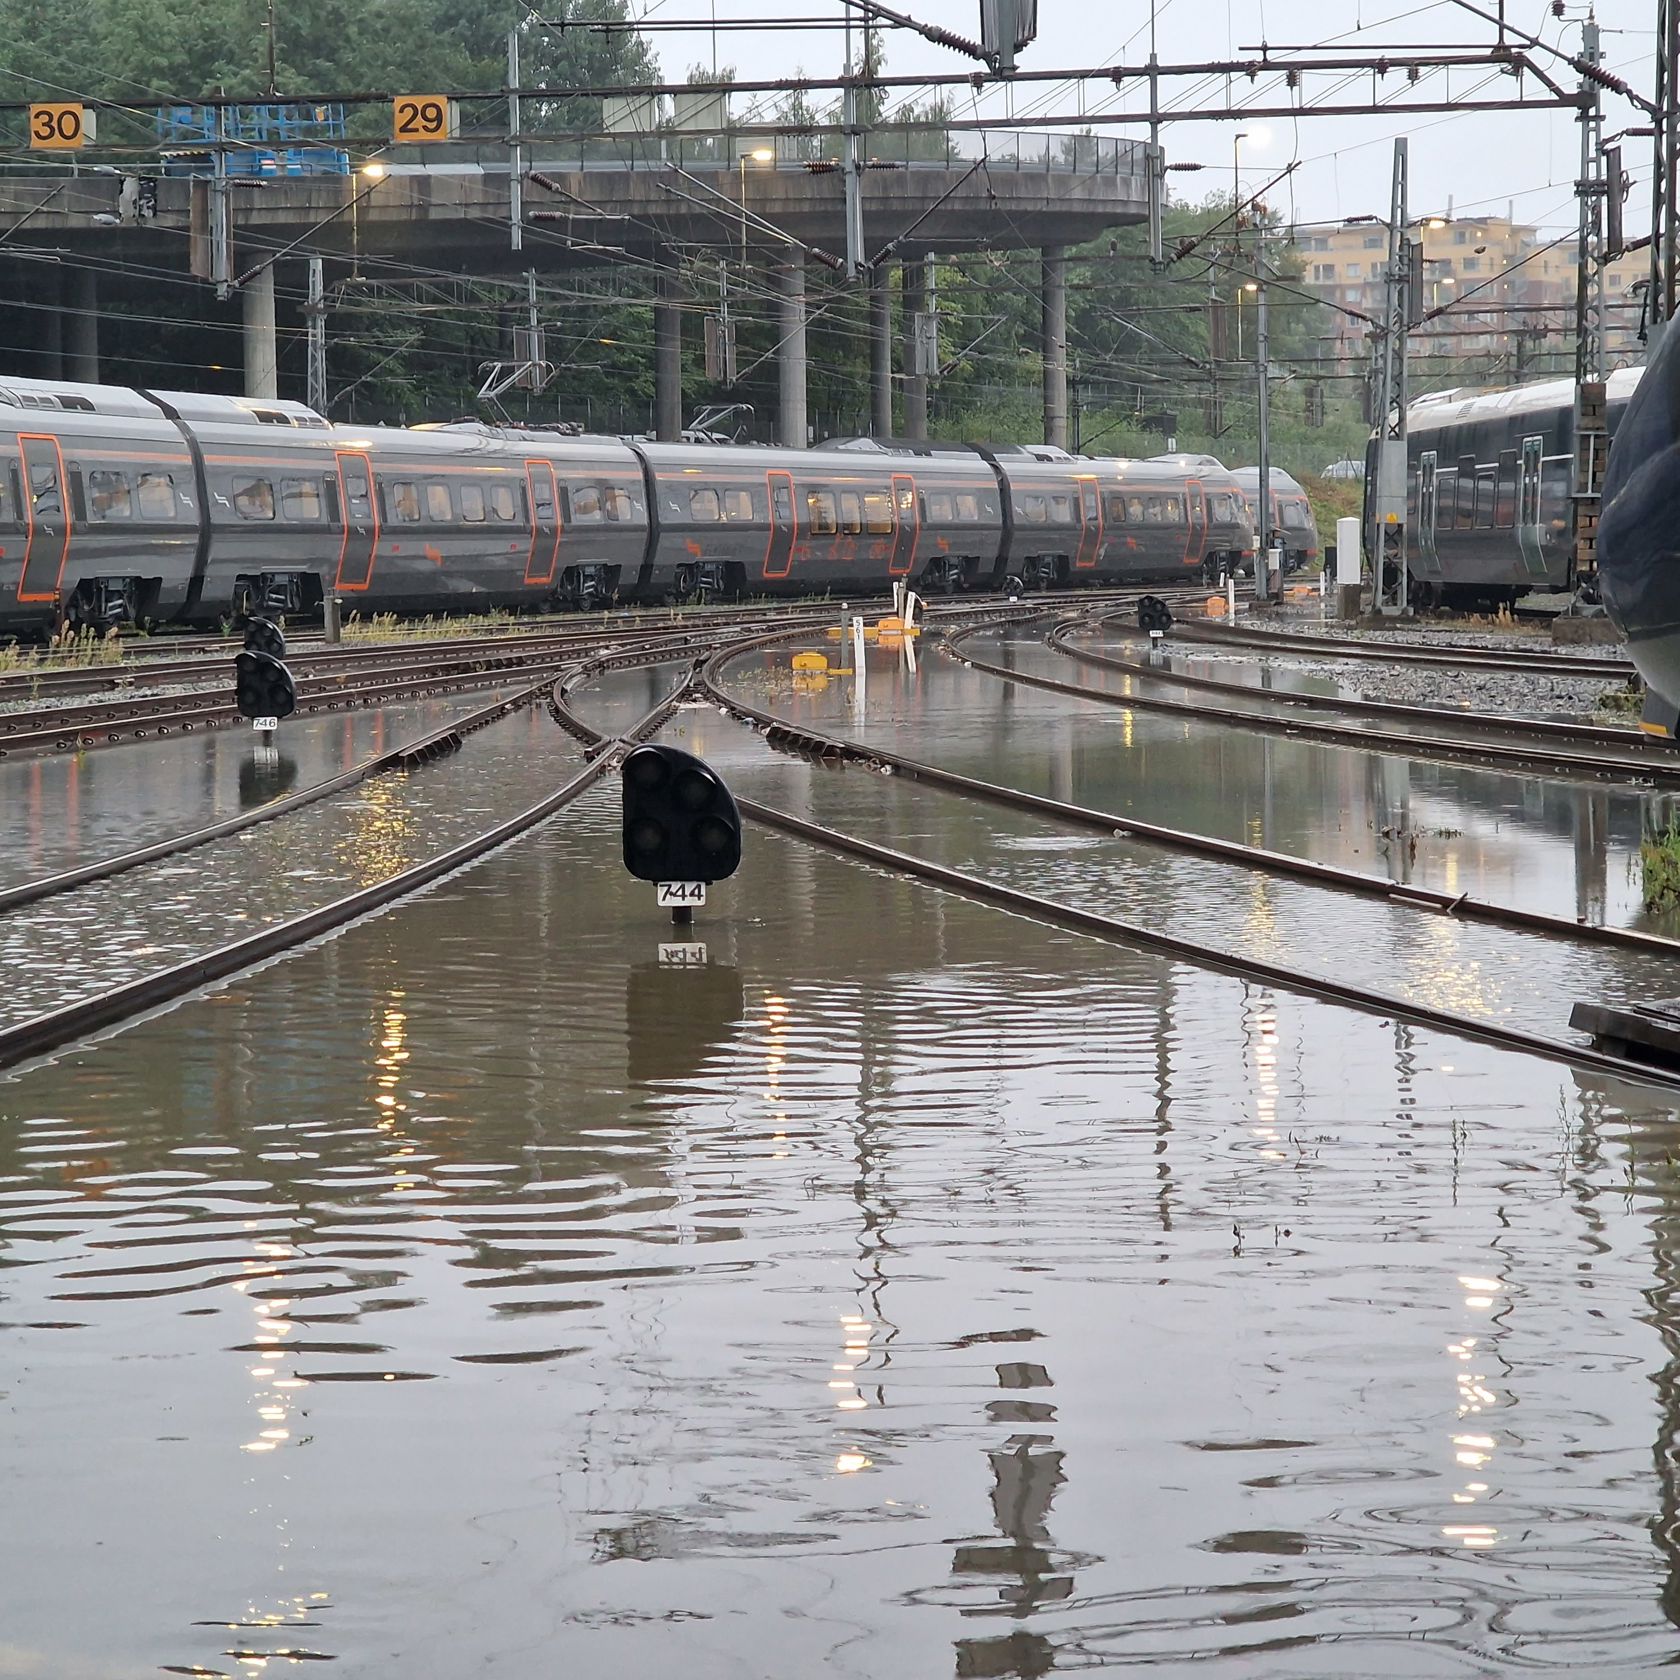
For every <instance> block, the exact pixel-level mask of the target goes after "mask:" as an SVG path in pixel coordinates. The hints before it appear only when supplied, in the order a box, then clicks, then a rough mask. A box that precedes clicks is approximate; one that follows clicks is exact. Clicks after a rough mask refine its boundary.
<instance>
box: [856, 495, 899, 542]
mask: <svg viewBox="0 0 1680 1680" xmlns="http://www.w3.org/2000/svg"><path fill="white" fill-rule="evenodd" d="M863 528H864V530H866V531H867V532H868V533H869V534H870V536H872V537H885V536H890V535H891V534H892V528H893V503H892V497H891V496H889V495H888V494H887V493H886V491H885V490H866V491H864V493H863Z"/></svg>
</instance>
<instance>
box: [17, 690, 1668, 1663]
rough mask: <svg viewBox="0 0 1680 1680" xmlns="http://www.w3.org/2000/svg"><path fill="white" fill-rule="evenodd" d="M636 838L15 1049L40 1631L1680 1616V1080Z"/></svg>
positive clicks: (840, 1631)
mask: <svg viewBox="0 0 1680 1680" xmlns="http://www.w3.org/2000/svg"><path fill="white" fill-rule="evenodd" d="M636 688H637V684H636V683H635V682H634V681H632V680H631V679H623V680H622V681H621V683H620V685H619V687H618V689H617V690H616V691H615V694H616V700H615V703H617V704H623V705H627V706H635V707H637V708H638V709H640V704H641V696H640V695H639V694H638V693H637V692H636ZM718 728H719V726H718V725H717V722H716V720H715V718H709V716H708V714H704V713H693V714H685V715H684V717H683V718H682V719H681V720H680V721H679V725H678V730H679V734H678V737H677V738H679V739H684V740H687V741H689V742H691V743H695V744H707V743H709V742H710V740H711V739H713V738H714V737H715V736H716V734H717V732H718ZM790 774H792V775H793V776H794V777H795V778H796V781H795V784H794V785H793V786H791V787H790V788H789V790H788V791H789V793H790V796H791V797H792V798H794V799H795V800H797V799H799V798H801V797H803V798H805V799H807V800H810V799H816V798H818V797H822V798H829V797H834V795H833V794H832V793H830V792H829V791H828V789H829V788H830V787H831V786H832V784H831V783H823V782H822V780H821V779H822V777H823V773H822V772H819V771H814V770H806V769H804V768H803V767H798V766H795V767H792V768H791V771H790ZM800 776H803V777H805V778H807V780H808V782H809V783H810V784H813V785H812V786H805V787H804V788H803V789H801V787H800V786H799V785H798V784H797V778H798V777H800ZM817 785H820V786H821V787H822V788H823V790H824V791H823V792H822V793H821V794H820V795H819V793H817V792H816V791H815V790H814V789H815V786H817ZM616 819H617V810H616V800H615V798H614V796H613V794H612V792H611V790H604V791H603V792H602V793H601V794H600V795H598V796H594V797H593V798H592V799H591V801H590V803H589V805H588V806H587V808H585V809H583V810H581V811H579V812H576V813H574V816H573V817H572V818H571V819H568V820H567V821H565V822H563V823H559V824H556V825H553V826H551V827H550V828H549V829H547V830H545V831H544V832H543V833H542V834H541V835H540V836H539V837H537V838H535V839H533V840H532V841H530V842H527V843H525V844H522V845H519V846H516V847H513V848H510V849H509V850H507V851H505V852H503V853H502V854H500V855H499V856H498V857H497V858H496V859H494V860H492V861H491V862H490V863H488V864H486V865H485V866H483V867H481V868H479V869H476V870H474V871H471V872H469V873H467V874H465V875H463V876H460V877H457V878H455V879H453V880H451V881H448V882H445V883H442V884H440V885H439V886H438V887H437V888H435V889H433V890H432V891H431V892H429V893H427V894H426V895H424V896H422V897H421V898H419V899H416V900H414V901H413V902H411V903H409V904H407V905H405V906H404V907H402V908H401V909H399V910H397V911H395V912H393V913H391V914H388V915H385V916H383V917H380V918H378V919H376V920H373V921H370V922H367V923H365V924H363V925H361V926H359V927H356V928H353V929H351V930H349V931H348V932H346V933H345V934H343V935H342V936H340V937H339V938H337V939H334V940H332V941H329V942H327V943H325V944H323V945H321V946H320V947H318V948H317V949H315V950H313V951H310V952H306V953H302V954H300V955H298V956H296V957H294V958H292V959H290V960H288V961H285V962H281V963H278V964H275V965H273V966H271V967H269V968H268V969H266V970H264V971H262V972H261V973H260V974H258V975H253V976H250V977H247V978H246V979H245V980H243V981H241V982H240V983H238V984H237V985H234V986H231V987H228V988H226V989H224V990H222V991H220V992H218V993H216V994H215V995H213V996H212V997H209V998H207V999H201V1000H198V1001H195V1002H191V1003H188V1004H186V1005H184V1006H182V1007H180V1008H177V1009H175V1010H173V1011H171V1012H169V1013H167V1014H165V1015H163V1016H160V1017H158V1018H156V1019H154V1020H152V1021H150V1022H147V1023H143V1024H141V1025H139V1026H137V1027H134V1028H132V1029H131V1030H129V1031H128V1032H126V1033H123V1034H121V1035H118V1036H117V1037H115V1038H112V1039H110V1040H108V1041H107V1042H105V1043H103V1044H102V1045H100V1046H98V1047H96V1048H94V1049H91V1050H88V1051H84V1052H78V1053H76V1054H73V1055H69V1056H66V1057H64V1058H62V1059H61V1060H59V1061H58V1062H56V1063H54V1064H51V1065H44V1066H41V1067H39V1068H37V1069H34V1070H32V1071H27V1072H25V1073H22V1074H20V1075H17V1076H15V1077H13V1078H11V1079H9V1080H7V1081H5V1082H4V1083H0V1321H3V1322H4V1325H5V1329H4V1332H3V1334H4V1338H5V1339H4V1341H3V1342H0V1347H3V1348H4V1356H3V1363H0V1396H3V1401H0V1403H3V1404H4V1406H5V1407H6V1413H7V1420H8V1425H9V1427H8V1429H7V1430H6V1432H5V1433H4V1435H3V1436H0V1501H3V1503H0V1510H3V1512H4V1515H3V1516H0V1568H3V1569H4V1571H5V1579H6V1581H7V1583H8V1588H9V1591H8V1595H7V1598H8V1614H7V1628H6V1633H5V1644H6V1658H5V1661H6V1663H7V1664H9V1666H10V1669H11V1670H12V1671H15V1672H17V1673H20V1674H29V1675H51V1676H83V1675H87V1676H99V1677H101V1680H104V1677H107V1676H121V1677H127V1676H129V1675H140V1674H149V1673H155V1672H158V1671H159V1670H163V1671H166V1672H177V1673H180V1672H185V1673H196V1674H205V1673H209V1674H235V1673H238V1674H251V1673H261V1672H265V1671H274V1670H277V1669H278V1667H279V1665H281V1664H283V1663H286V1662H288V1661H296V1662H301V1661H304V1660H310V1659H332V1660H333V1661H334V1662H335V1663H336V1667H335V1668H334V1669H333V1672H335V1673H341V1674H346V1675H357V1676H363V1675H366V1676H375V1675H378V1676H383V1675H388V1674H399V1673H400V1674H402V1675H405V1676H408V1675H414V1676H428V1677H429V1676H438V1677H440V1680H441V1677H444V1676H449V1677H454V1676H461V1675H477V1674H488V1673H494V1672H497V1671H498V1670H499V1669H501V1668H507V1669H508V1670H509V1671H510V1672H512V1671H515V1670H529V1671H533V1672H549V1671H553V1672H556V1673H579V1674H588V1675H600V1676H607V1677H619V1676H624V1677H630V1676H637V1677H639V1676H643V1675H648V1674H657V1673H661V1672H667V1671H668V1672H673V1673H681V1674H683V1675H685V1676H690V1675H692V1676H700V1677H708V1680H709V1677H712V1676H718V1677H721V1676H726V1675H727V1676H764V1677H765V1680H770V1677H775V1680H785V1677H786V1676H790V1675H806V1674H811V1675H815V1674H826V1673H838V1674H857V1675H868V1676H876V1677H884V1680H896V1677H900V1676H902V1677H904V1680H921V1677H924V1676H929V1675H957V1676H1029V1675H1030V1676H1041V1675H1045V1674H1048V1673H1050V1672H1051V1671H1052V1670H1055V1669H1062V1668H1105V1667H1111V1668H1125V1667H1134V1666H1136V1667H1150V1668H1151V1669H1153V1670H1157V1671H1160V1672H1163V1673H1179V1672H1184V1673H1188V1672H1189V1671H1190V1670H1191V1668H1192V1666H1193V1665H1194V1667H1195V1669H1196V1671H1197V1672H1198V1673H1208V1672H1213V1673H1225V1674H1229V1675H1232V1676H1242V1677H1244V1680H1247V1677H1249V1676H1276V1677H1279V1680H1283V1677H1293V1676H1299V1675H1338V1676H1347V1675H1354V1674H1357V1675H1362V1676H1363V1675H1376V1674H1383V1675H1399V1676H1407V1677H1424V1676H1435V1675H1442V1676H1445V1675H1459V1674H1464V1673H1502V1672H1509V1671H1515V1670H1516V1669H1518V1668H1526V1667H1530V1666H1539V1667H1551V1668H1554V1669H1557V1670H1560V1671H1565V1672H1578V1673H1594V1674H1597V1673H1606V1672H1613V1671H1619V1670H1622V1669H1632V1668H1638V1667H1644V1666H1656V1665H1658V1664H1660V1663H1662V1662H1664V1661H1666V1660H1668V1659H1670V1658H1671V1657H1672V1656H1673V1654H1674V1651H1675V1648H1676V1638H1677V1625H1676V1619H1675V1616H1674V1615H1673V1614H1671V1610H1672V1609H1673V1608H1674V1606H1675V1604H1676V1602H1677V1595H1676V1593H1675V1589H1674V1585H1673V1583H1674V1581H1675V1579H1676V1572H1677V1570H1680V1555H1677V1550H1676V1546H1675V1523H1674V1521H1673V1518H1672V1512H1673V1509H1674V1501H1673V1496H1672V1490H1671V1482H1672V1474H1673V1473H1672V1469H1671V1465H1672V1463H1673V1462H1674V1459H1675V1454H1676V1451H1677V1450H1680V1442H1677V1439H1676V1422H1675V1416H1676V1414H1675V1407H1674V1405H1673V1393H1674V1384H1673V1381H1672V1377H1671V1371H1672V1369H1673V1355H1672V1352H1671V1345H1672V1338H1673V1335H1674V1327H1673V1324H1672V1322H1671V1315H1672V1313H1673V1311H1674V1310H1675V1309H1674V1302H1673V1301H1672V1299H1671V1297H1670V1292H1669V1291H1668V1289H1667V1287H1666V1278H1667V1275H1668V1271H1669V1269H1670V1268H1671V1267H1672V1265H1673V1263H1674V1262H1673V1257H1672V1252H1671V1250H1672V1248H1673V1238H1672V1232H1671V1229H1670V1226H1669V1224H1668V1222H1667V1220H1666V1212H1665V1209H1666V1206H1667V1201H1668V1199H1669V1198H1670V1196H1671V1195H1672V1189H1673V1181H1674V1174H1673V1165H1672V1156H1671V1153H1670V1146H1669V1143H1668V1141H1667V1140H1669V1139H1670V1138H1671V1137H1680V1129H1676V1128H1675V1126H1674V1118H1675V1117H1674V1115H1673V1113H1672V1111H1671V1110H1670V1109H1669V1107H1668V1105H1666V1104H1665V1103H1661V1102H1658V1101H1655V1100H1653V1099H1652V1098H1651V1096H1650V1095H1649V1094H1648V1093H1644V1092H1639V1091H1633V1090H1624V1089H1617V1088H1611V1087H1607V1086H1603V1085H1600V1084H1598V1083H1596V1082H1591V1081H1581V1082H1577V1081H1576V1080H1575V1079H1573V1078H1572V1077H1571V1076H1570V1075H1569V1074H1567V1073H1566V1072H1563V1071H1561V1070H1559V1069H1557V1068H1553V1067H1548V1066H1543V1065H1540V1064H1537V1063H1534V1062H1530V1061H1527V1060H1524V1059H1520V1058H1516V1057H1511V1056H1505V1055H1498V1054H1495V1053H1493V1052H1490V1051H1484V1050H1480V1049H1477V1048H1476V1047H1474V1046H1470V1045H1466V1044H1463V1043H1460V1042H1457V1041H1453V1040H1449V1039H1445V1038H1442V1037H1438V1036H1435V1035H1430V1034H1423V1033H1418V1032H1415V1031H1413V1030H1411V1029H1408V1028H1405V1027H1403V1026H1400V1025H1397V1024H1395V1023H1392V1022H1383V1021H1377V1020H1372V1019H1367V1018H1362V1017H1357V1016H1352V1015H1349V1014H1346V1013H1344V1012H1341V1011H1337V1010H1333V1009H1328V1008H1324V1007H1322V1006H1317V1005H1313V1004H1310V1003H1307V1002H1304V1001H1302V1000H1300V999H1297V998H1294V997H1290V996H1287V995H1282V994H1275V993H1272V992H1269V991H1266V990H1264V989H1260V988H1253V987H1245V986H1243V985H1241V984H1239V983H1237V982H1235V981H1232V980H1229V979H1223V978H1218V977H1212V976H1209V975H1206V974H1204V973H1200V972H1197V971H1195V970H1192V969H1188V968H1185V967H1182V966H1179V965H1173V964H1166V963H1161V962H1158V961H1156V960H1154V959H1151V958H1147V957H1144V956H1142V955H1140V954H1138V953H1135V952H1131V951H1127V950H1125V949H1122V948H1118V947H1113V946H1107V945H1101V944H1097V943H1095V942H1092V941H1089V940H1085V939H1080V938H1076V937H1073V936H1071V935H1064V934H1057V933H1051V932H1048V931H1046V930H1043V929H1041V928H1038V927H1035V926H1033V925H1032V924H1030V923H1026V922H1023V921H1020V920H1018V919H1016V918H1012V917H1008V916H1004V915H1001V914H998V913H996V912H993V911H988V910H984V909H980V908H977V907H974V906H971V905H968V904H965V903H963V902H960V901H957V900H954V899H951V898H948V897H946V896H943V895H940V894H937V893H931V892H927V891H923V890H919V889H915V888H913V887H910V886H908V885H905V884H904V883H901V882H898V881H895V880H890V879H887V878H884V877H881V876H878V875H876V874H874V873H873V872H871V871H868V870H864V869H860V868H857V867H854V866H850V865H846V864H842V863H839V862H836V861H833V860H830V859H827V858H825V857H822V856H820V855H819V854H816V853H814V852H812V851H810V850H809V849H806V848H803V847H800V846H796V845H793V844H791V843H788V842H784V841H781V840H778V839H775V838H773V837H769V836H766V835H764V834H762V833H758V832H754V833H752V834H750V835H749V847H748V852H747V859H746V865H745V867H744V869H743V872H742V875H741V876H740V877H739V878H738V879H737V880H736V881H735V882H733V883H731V884H728V885H726V886H724V887H721V888H718V889H716V890H715V892H714V895H713V902H712V903H711V904H710V905H709V906H708V907H707V909H706V910H705V911H704V912H702V913H701V916H700V918H699V921H698V923H697V926H696V928H695V930H694V934H695V938H696V939H697V940H700V941H703V942H704V943H705V944H706V946H707V957H708V961H707V964H706V965H705V967H703V968H694V969H688V968H673V967H669V966H662V965H661V964H660V962H659V960H658V958H659V947H660V945H661V944H662V943H670V942H671V930H670V928H669V925H668V923H666V922H665V921H664V920H663V919H662V917H661V916H660V915H659V914H658V913H657V912H656V911H655V910H654V909H653V906H652V902H651V890H650V889H648V888H646V887H645V886H642V885H639V884H635V883H631V882H628V881H627V880H626V879H625V878H624V877H623V875H622V872H621V870H620V869H619V867H618V863H617V858H616V850H617V820H616Z"/></svg>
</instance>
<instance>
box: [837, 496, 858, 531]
mask: <svg viewBox="0 0 1680 1680" xmlns="http://www.w3.org/2000/svg"><path fill="white" fill-rule="evenodd" d="M840 529H841V530H842V531H844V532H845V533H846V535H847V536H848V537H855V536H857V535H858V534H859V533H860V532H861V531H862V530H863V498H862V497H861V496H860V495H859V494H858V493H857V491H855V490H842V491H841V492H840Z"/></svg>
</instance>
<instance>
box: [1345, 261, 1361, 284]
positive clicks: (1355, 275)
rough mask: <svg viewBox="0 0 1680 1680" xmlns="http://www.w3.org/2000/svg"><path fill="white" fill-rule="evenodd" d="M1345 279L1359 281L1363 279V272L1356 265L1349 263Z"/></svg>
mask: <svg viewBox="0 0 1680 1680" xmlns="http://www.w3.org/2000/svg"><path fill="white" fill-rule="evenodd" d="M1347 277H1348V279H1350V280H1361V279H1363V278H1364V274H1363V271H1362V269H1361V267H1360V265H1359V264H1358V263H1355V262H1350V263H1349V264H1348V265H1347Z"/></svg>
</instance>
